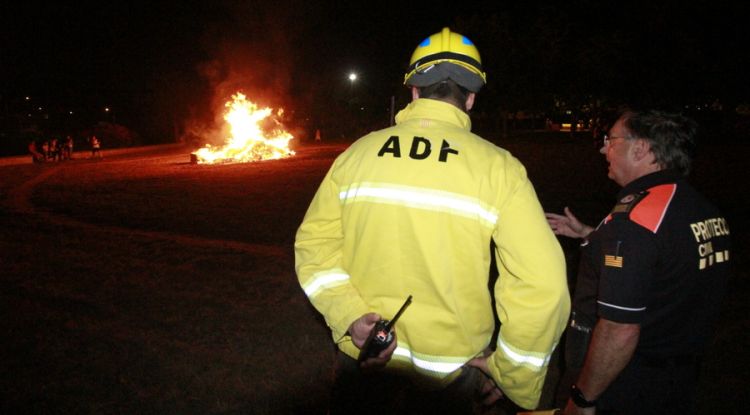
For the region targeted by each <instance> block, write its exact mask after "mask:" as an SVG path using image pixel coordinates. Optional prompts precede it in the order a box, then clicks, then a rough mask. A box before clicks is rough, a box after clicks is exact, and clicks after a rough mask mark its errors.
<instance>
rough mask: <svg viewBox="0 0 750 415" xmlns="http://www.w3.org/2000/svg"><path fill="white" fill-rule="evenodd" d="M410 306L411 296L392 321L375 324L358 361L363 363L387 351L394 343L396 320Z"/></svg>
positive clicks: (381, 321)
mask: <svg viewBox="0 0 750 415" xmlns="http://www.w3.org/2000/svg"><path fill="white" fill-rule="evenodd" d="M409 304H411V295H410V296H409V297H408V298H407V299H406V301H405V302H404V305H402V306H401V308H400V309H399V310H398V313H396V316H395V317H393V319H392V320H390V321H388V320H380V321H378V322H377V323H375V326H374V327H373V328H372V330H371V331H370V335H369V336H367V340H365V344H364V345H362V349H361V350H360V352H359V358H358V359H357V360H358V361H359V362H363V361H365V360H367V359H368V358H371V357H375V356H377V355H379V354H380V352H382V351H383V350H385V349H387V348H388V346H389V345H390V344H391V343H393V332H392V330H393V325H394V324H396V320H398V318H399V317H401V313H403V312H404V310H405V309H406V307H407V306H408V305H409Z"/></svg>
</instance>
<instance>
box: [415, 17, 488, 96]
mask: <svg viewBox="0 0 750 415" xmlns="http://www.w3.org/2000/svg"><path fill="white" fill-rule="evenodd" d="M449 78H450V79H452V80H453V81H455V82H456V83H457V84H459V85H461V86H463V87H464V88H466V89H468V90H469V91H472V92H477V91H479V89H480V88H481V87H482V85H484V84H486V83H487V75H486V74H485V73H484V72H483V71H482V59H481V58H480V57H479V50H477V48H476V46H474V43H472V42H471V40H469V39H468V38H467V37H466V36H463V35H461V34H458V33H454V32H451V30H450V29H449V28H447V27H445V28H443V30H442V31H441V32H438V33H435V34H434V35H432V36H430V37H428V38H427V39H425V40H423V41H422V43H420V44H419V45H418V46H417V48H416V49H415V50H414V53H413V54H412V55H411V61H410V62H409V68H408V69H407V71H406V75H405V76H404V84H406V85H410V86H416V87H423V86H428V85H432V84H434V83H437V82H440V81H443V80H445V79H449Z"/></svg>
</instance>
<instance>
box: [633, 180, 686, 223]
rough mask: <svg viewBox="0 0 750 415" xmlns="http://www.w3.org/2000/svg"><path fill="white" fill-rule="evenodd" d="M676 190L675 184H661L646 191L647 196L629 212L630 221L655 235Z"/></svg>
mask: <svg viewBox="0 0 750 415" xmlns="http://www.w3.org/2000/svg"><path fill="white" fill-rule="evenodd" d="M676 190H677V185H676V184H662V185H659V186H654V187H652V188H650V189H648V195H646V197H644V198H643V199H642V200H641V201H640V202H638V204H637V205H636V206H635V207H633V210H631V211H630V220H632V221H633V222H635V223H637V224H639V225H641V226H643V227H644V228H646V229H648V230H650V231H651V232H654V233H656V231H658V230H659V226H660V225H661V221H662V220H663V219H664V215H665V214H666V213H667V208H669V203H670V202H671V201H672V197H673V196H674V193H675V191H676Z"/></svg>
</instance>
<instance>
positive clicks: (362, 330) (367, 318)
mask: <svg viewBox="0 0 750 415" xmlns="http://www.w3.org/2000/svg"><path fill="white" fill-rule="evenodd" d="M380 321H381V316H380V315H379V314H377V313H367V314H364V315H362V317H360V318H358V319H356V320H354V322H353V323H352V325H351V326H349V334H350V335H351V336H352V341H353V342H354V345H355V346H357V347H358V348H360V349H362V347H363V346H364V345H365V343H366V342H367V339H368V338H369V337H370V333H371V332H372V331H373V328H374V327H375V325H376V324H377V323H378V322H380ZM391 333H392V334H393V336H394V339H393V341H392V342H391V343H390V344H389V345H388V347H386V348H385V349H384V350H383V351H381V352H380V353H378V354H377V356H374V357H368V358H366V359H364V360H362V361H361V363H360V368H362V369H363V370H367V369H378V368H382V367H385V365H386V363H388V361H389V360H391V356H392V355H393V351H394V350H396V343H397V340H396V338H395V337H396V332H395V330H394V331H392V332H391Z"/></svg>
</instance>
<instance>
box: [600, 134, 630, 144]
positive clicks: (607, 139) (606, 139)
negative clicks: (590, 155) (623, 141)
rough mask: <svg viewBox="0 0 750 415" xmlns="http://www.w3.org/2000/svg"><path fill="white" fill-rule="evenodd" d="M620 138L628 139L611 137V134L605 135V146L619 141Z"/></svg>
mask: <svg viewBox="0 0 750 415" xmlns="http://www.w3.org/2000/svg"><path fill="white" fill-rule="evenodd" d="M618 138H627V137H622V136H619V137H610V136H609V134H605V135H604V146H608V145H609V142H610V141H612V140H617V139H618Z"/></svg>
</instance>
